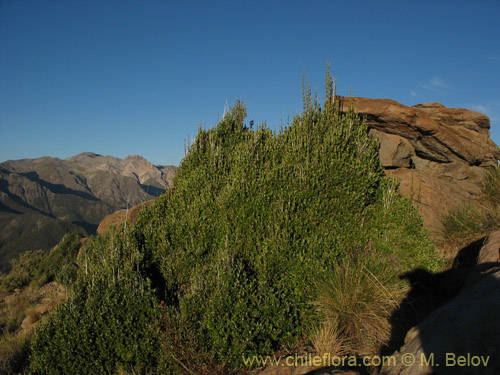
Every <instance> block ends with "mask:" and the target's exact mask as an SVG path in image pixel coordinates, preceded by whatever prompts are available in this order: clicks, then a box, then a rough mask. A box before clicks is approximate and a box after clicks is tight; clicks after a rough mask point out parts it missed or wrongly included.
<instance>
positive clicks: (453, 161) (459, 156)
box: [341, 97, 500, 240]
mask: <svg viewBox="0 0 500 375" xmlns="http://www.w3.org/2000/svg"><path fill="white" fill-rule="evenodd" d="M351 105H354V107H355V109H356V111H357V112H358V113H359V114H360V115H361V116H364V117H366V120H367V124H368V126H369V127H370V129H371V130H370V134H371V135H372V136H373V137H376V138H377V139H378V141H379V144H380V151H379V152H380V159H381V161H382V164H383V166H384V167H385V169H386V174H387V175H389V176H391V177H394V178H397V179H398V180H399V181H400V192H401V193H402V194H403V195H404V196H406V197H408V198H410V199H412V200H413V202H414V203H415V205H416V206H417V208H419V209H420V210H421V213H422V216H423V219H424V224H425V225H426V227H427V228H428V229H429V230H430V234H431V238H432V239H434V240H437V239H439V235H440V232H441V229H442V228H441V221H442V217H443V216H444V215H446V214H447V213H448V212H449V211H450V209H453V208H455V207H458V206H460V205H463V204H474V203H476V202H477V199H478V197H479V194H480V193H481V186H482V181H483V178H484V176H485V175H486V173H487V171H488V168H491V167H493V166H497V165H498V164H497V163H498V160H499V159H500V148H499V147H498V146H497V145H496V144H495V143H494V142H493V141H492V140H491V139H490V133H489V127H490V121H489V119H488V117H487V116H485V115H483V114H481V113H478V112H474V111H469V110H467V109H459V108H446V107H444V106H443V105H442V104H439V103H427V104H418V105H415V106H413V107H408V106H405V105H403V104H401V103H398V102H396V101H394V100H389V99H368V98H346V97H344V98H342V106H341V108H342V110H343V111H347V109H348V108H349V107H350V106H351Z"/></svg>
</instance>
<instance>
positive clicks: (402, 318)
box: [381, 238, 485, 354]
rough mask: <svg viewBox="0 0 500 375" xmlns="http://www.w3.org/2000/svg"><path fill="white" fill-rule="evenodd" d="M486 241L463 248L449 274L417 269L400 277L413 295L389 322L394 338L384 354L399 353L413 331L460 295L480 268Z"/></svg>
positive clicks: (407, 298) (409, 296) (404, 301)
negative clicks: (413, 328)
mask: <svg viewBox="0 0 500 375" xmlns="http://www.w3.org/2000/svg"><path fill="white" fill-rule="evenodd" d="M484 240H485V239H484V238H481V239H479V240H477V241H475V242H472V243H471V244H469V245H467V246H466V247H464V248H462V249H461V250H460V251H459V252H458V253H457V255H456V257H455V259H454V261H453V266H452V268H451V269H449V270H447V271H444V272H440V273H436V274H433V273H430V272H429V271H427V270H424V269H415V270H413V271H410V272H407V273H405V274H403V275H401V276H400V278H401V279H405V280H408V282H409V283H410V291H409V293H408V295H407V296H406V297H405V299H404V300H403V302H402V303H401V305H400V306H399V308H398V309H397V310H396V311H394V313H393V314H392V316H391V318H390V320H389V321H390V323H391V327H392V329H391V336H390V339H389V341H388V343H387V344H386V345H385V346H384V347H383V348H382V351H381V352H382V354H391V353H393V352H394V351H396V350H399V349H400V347H401V346H402V345H403V343H404V339H405V336H406V334H407V333H408V331H409V330H410V329H411V328H412V327H415V326H416V325H418V324H419V323H420V322H422V321H423V320H424V318H425V317H426V316H428V315H429V314H430V313H432V312H433V311H434V310H436V309H437V308H439V307H440V306H442V305H443V304H444V303H446V302H448V301H449V300H451V299H452V298H453V297H455V296H456V295H457V294H458V292H460V290H461V289H462V288H463V286H464V284H465V282H466V280H467V279H468V278H469V276H470V274H471V272H472V270H473V269H474V267H475V266H476V264H477V256H478V254H479V251H480V250H481V247H482V246H483V243H484Z"/></svg>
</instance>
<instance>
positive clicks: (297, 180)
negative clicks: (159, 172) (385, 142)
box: [33, 73, 438, 373]
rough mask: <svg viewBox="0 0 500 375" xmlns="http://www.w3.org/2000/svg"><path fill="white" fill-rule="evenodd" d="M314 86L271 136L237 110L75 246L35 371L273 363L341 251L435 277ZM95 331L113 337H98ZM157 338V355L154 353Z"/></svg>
mask: <svg viewBox="0 0 500 375" xmlns="http://www.w3.org/2000/svg"><path fill="white" fill-rule="evenodd" d="M326 86H327V92H326V101H325V105H324V107H323V108H321V107H320V105H319V99H318V98H317V97H315V98H312V96H311V90H310V88H309V87H305V90H304V111H303V113H302V114H300V115H297V116H296V117H295V118H294V119H293V121H292V123H290V124H287V125H286V126H283V127H282V128H281V129H280V130H279V131H278V132H273V131H271V130H270V129H269V128H267V127H266V126H265V125H261V126H259V127H258V128H257V129H255V130H253V129H250V128H248V127H247V126H245V123H244V119H245V116H246V109H245V106H244V105H243V103H241V102H239V101H237V102H236V103H235V106H234V108H232V109H231V110H230V111H229V112H228V113H227V114H226V115H225V116H224V118H223V119H222V120H221V121H220V122H219V123H218V124H217V126H215V127H214V128H211V129H208V130H204V129H201V128H200V130H199V132H198V134H197V136H196V139H195V140H194V143H193V144H192V145H189V152H188V154H187V155H186V156H185V158H184V159H183V161H182V164H181V166H180V168H179V171H178V175H177V176H176V178H175V182H174V186H175V188H174V189H173V190H172V191H170V192H168V193H167V194H165V195H163V196H161V197H160V198H159V199H158V200H157V201H156V203H155V204H154V205H153V206H151V207H149V208H145V209H144V210H143V211H142V213H141V217H140V219H139V221H138V223H137V224H136V226H135V227H134V228H133V229H132V230H131V231H130V232H128V233H127V232H123V233H121V234H117V233H115V232H110V233H109V234H108V235H107V237H106V238H105V239H94V240H92V241H91V242H90V244H89V245H88V246H87V248H86V250H85V251H83V255H82V256H81V257H80V261H79V264H80V271H79V273H78V278H77V282H76V284H75V285H76V286H78V287H75V291H74V298H72V299H71V301H70V302H68V303H67V304H66V305H65V306H63V308H61V309H60V310H59V311H58V312H57V313H56V314H55V315H54V317H53V319H51V321H50V322H49V324H48V325H47V326H46V327H44V328H43V329H42V330H41V331H40V332H39V334H38V336H37V339H36V340H35V344H34V346H33V369H37V370H38V371H39V372H42V373H43V371H42V369H45V371H46V372H47V373H75V371H76V372H78V371H79V370H78V369H84V368H86V365H89V364H92V366H91V368H92V370H93V371H94V372H95V373H99V371H104V372H105V371H116V369H117V368H118V367H119V366H124V368H128V367H130V368H133V369H134V370H136V371H142V370H141V369H144V368H145V367H144V366H146V363H150V364H151V365H153V364H154V363H156V362H155V361H157V360H158V367H157V370H158V371H159V372H161V373H168V372H170V373H178V372H180V371H184V370H186V369H187V368H189V367H190V366H191V367H194V368H196V366H201V364H207V363H228V364H231V365H240V364H241V363H242V355H247V356H248V355H252V354H271V353H273V352H274V351H276V350H277V349H279V348H280V347H282V346H283V345H294V344H296V343H297V342H298V341H299V340H300V339H301V338H303V337H305V336H306V335H307V334H308V333H309V332H310V331H311V329H312V328H313V326H314V325H315V324H317V321H318V316H317V313H316V312H315V309H314V305H313V302H314V301H316V299H317V297H318V290H317V285H318V284H317V283H316V281H317V280H323V279H324V278H325V276H328V275H329V274H332V271H333V270H335V269H336V267H337V265H339V264H341V263H342V261H343V259H344V258H345V257H346V256H347V255H349V256H354V257H356V256H364V255H365V254H367V253H370V254H375V255H377V254H381V255H382V256H381V257H380V258H381V259H387V261H388V262H390V265H391V267H393V268H394V269H395V273H397V272H398V271H401V272H403V271H406V270H408V269H410V268H411V267H413V266H414V265H416V264H418V265H419V266H423V267H427V268H429V269H434V268H436V267H437V266H438V263H437V260H436V259H437V256H436V252H435V248H434V247H433V246H432V245H431V244H430V243H429V242H428V240H427V234H426V231H425V230H424V229H423V227H422V222H421V218H420V217H419V215H418V213H417V212H416V210H415V209H414V208H413V207H412V206H411V204H410V202H409V201H407V200H406V199H404V198H402V197H400V196H399V195H398V194H397V193H396V186H395V183H394V182H393V181H391V180H388V179H386V178H385V177H384V175H383V169H382V166H381V164H380V162H379V160H378V153H377V146H376V143H375V142H374V141H372V140H370V138H369V137H368V135H367V126H366V123H365V122H364V121H363V120H362V119H360V118H359V117H358V116H357V115H356V113H355V111H354V110H351V111H349V112H348V113H347V114H342V113H341V112H340V110H339V103H338V101H337V100H335V98H334V95H333V88H332V79H331V77H330V75H329V73H328V74H327V85H326ZM125 284H131V285H133V286H134V287H132V288H131V287H130V286H129V287H127V288H123V285H125ZM138 285H140V287H137V286H138ZM148 285H151V288H149V287H148ZM153 291H154V293H155V295H156V298H158V300H160V301H161V303H160V305H161V306H162V307H161V309H159V310H160V311H161V315H162V319H161V322H159V321H158V318H157V311H158V310H155V309H153V308H152V307H151V306H154V305H155V303H157V302H155V298H154V297H153V295H152V292H153ZM116 293H118V294H119V295H121V296H122V298H126V299H127V300H128V302H126V303H127V305H124V304H123V303H120V302H119V301H120V299H118V298H115V297H114V296H115V295H116ZM120 293H124V294H120ZM97 301H101V302H100V304H99V305H97ZM128 304H130V305H128ZM133 306H137V307H138V306H143V309H142V310H138V311H139V312H140V313H138V312H136V311H135V310H134V309H132V307H133ZM150 307H151V308H150ZM103 312H105V313H103ZM118 319H119V320H120V321H121V322H122V325H121V326H118V325H113V324H112V322H113V321H114V320H118ZM77 322H79V324H77ZM131 322H139V326H140V327H142V328H141V331H140V333H139V332H137V328H136V331H132V330H130V326H129V324H131ZM146 322H149V323H150V324H146ZM134 324H135V326H137V324H138V323H134ZM155 324H156V326H157V327H159V328H161V332H160V333H157V332H156V331H155V329H154V325H155ZM103 325H109V326H110V327H114V328H115V329H116V330H117V331H116V332H115V335H112V334H111V333H110V334H109V335H108V334H102V335H101V334H99V333H98V332H100V331H99V330H100V329H101V328H100V327H102V326H103ZM127 340H133V341H135V342H137V343H139V346H140V347H141V348H143V350H144V352H141V355H142V357H141V358H142V362H137V361H138V360H137V358H139V356H137V352H135V351H132V352H130V353H129V352H127V351H125V354H123V353H122V351H121V349H120V348H122V347H123V342H132V341H127ZM157 340H158V342H160V343H161V344H159V347H161V348H162V349H161V353H162V355H161V358H155V357H154V356H153V355H152V352H153V347H154V345H156V344H155V343H156V342H157ZM82 342H83V343H85V344H83V348H82V349H79V346H78V345H77V343H80V344H79V345H82V344H81V343H82ZM62 358H64V360H63V359H62ZM70 358H71V359H70ZM66 359H67V361H69V362H70V363H69V364H67V365H64V366H67V367H64V369H63V368H61V366H62V365H61V364H60V361H62V362H66ZM148 361H149V362H148ZM127 366H128V367H127ZM87 368H88V366H87ZM52 369H54V370H52ZM51 371H53V372H51ZM82 371H83V370H82ZM96 371H97V372H96ZM193 371H194V372H196V369H194V370H193ZM82 373H85V372H82Z"/></svg>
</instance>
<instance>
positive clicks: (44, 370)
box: [31, 231, 159, 375]
mask: <svg viewBox="0 0 500 375" xmlns="http://www.w3.org/2000/svg"><path fill="white" fill-rule="evenodd" d="M110 250H111V252H110ZM82 251H83V254H82V255H81V264H80V267H81V272H80V273H79V275H78V279H77V281H76V282H75V283H74V284H73V288H72V289H73V290H72V293H71V294H72V299H71V300H70V301H68V302H67V303H64V304H62V305H61V306H60V307H59V308H58V309H57V310H56V311H55V312H54V313H53V314H52V315H51V316H50V319H49V320H48V322H47V323H46V324H45V325H43V326H42V327H41V328H40V329H39V330H38V332H37V334H36V337H35V339H34V340H33V343H32V352H33V353H32V357H31V372H32V373H34V374H93V375H94V374H113V373H116V372H118V371H119V370H121V371H125V372H128V371H132V372H134V373H138V374H140V373H147V371H149V370H150V369H151V368H154V367H155V362H156V360H155V358H156V353H155V351H156V348H157V347H158V338H157V337H158V335H157V327H158V326H159V309H158V305H157V303H156V299H155V298H154V296H152V294H151V293H150V291H149V287H148V285H147V283H146V281H145V280H143V279H142V278H141V276H140V275H139V274H138V273H137V272H136V271H135V269H134V268H135V266H136V265H137V264H139V263H140V261H141V260H140V256H139V255H138V254H136V253H134V251H133V249H131V248H130V246H129V244H128V242H127V241H126V240H124V239H123V235H120V234H119V233H115V232H114V231H112V233H111V234H110V235H109V236H108V238H107V239H106V240H103V239H101V238H94V239H93V241H92V242H91V244H90V245H89V246H88V247H86V248H84V249H83V250H82Z"/></svg>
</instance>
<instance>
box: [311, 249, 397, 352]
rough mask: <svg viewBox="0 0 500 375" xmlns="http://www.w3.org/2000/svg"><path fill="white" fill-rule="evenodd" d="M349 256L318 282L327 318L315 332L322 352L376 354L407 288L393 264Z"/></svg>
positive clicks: (320, 307)
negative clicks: (391, 265)
mask: <svg viewBox="0 0 500 375" xmlns="http://www.w3.org/2000/svg"><path fill="white" fill-rule="evenodd" d="M369 258H371V259H370V261H371V263H370V262H369V261H367V260H361V259H355V258H353V257H349V258H347V259H346V260H345V261H344V262H343V264H341V265H339V266H338V267H336V268H334V270H333V271H332V273H331V274H330V275H329V276H328V277H327V278H325V279H324V280H323V281H322V282H320V283H318V288H319V296H318V299H317V301H316V307H317V310H318V311H319V313H320V315H321V316H322V319H323V322H322V324H321V325H320V327H319V328H318V330H317V331H316V333H315V334H313V336H312V342H313V346H314V348H315V349H316V351H317V352H318V354H324V353H330V354H332V355H343V354H346V353H349V354H356V355H369V354H375V353H377V352H378V351H379V349H380V348H381V347H382V345H383V344H384V343H385V342H386V341H387V340H388V339H389V336H390V333H391V332H390V331H391V324H390V322H389V319H390V317H391V314H392V312H393V311H394V310H395V309H396V308H397V307H398V305H399V302H400V301H401V300H402V298H403V297H404V295H405V292H406V291H407V288H406V287H405V285H404V284H403V283H402V282H400V281H399V280H398V279H397V277H396V275H395V274H394V271H391V269H390V264H389V265H387V264H383V263H382V262H380V261H378V260H376V259H373V257H369Z"/></svg>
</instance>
